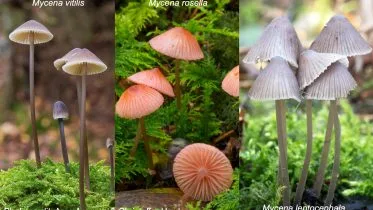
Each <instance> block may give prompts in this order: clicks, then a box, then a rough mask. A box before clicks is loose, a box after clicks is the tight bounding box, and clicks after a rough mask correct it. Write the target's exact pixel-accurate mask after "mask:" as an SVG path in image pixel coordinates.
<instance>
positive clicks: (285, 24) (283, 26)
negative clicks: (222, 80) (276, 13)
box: [243, 16, 302, 68]
mask: <svg viewBox="0 0 373 210" xmlns="http://www.w3.org/2000/svg"><path fill="white" fill-rule="evenodd" d="M301 51H302V45H301V43H300V41H299V39H298V36H297V33H296V31H295V30H294V27H293V25H292V24H291V23H290V21H289V19H288V18H287V17H286V16H282V17H277V18H275V19H273V20H272V22H271V23H270V24H269V25H268V26H266V28H265V29H264V31H263V33H262V35H261V36H260V38H259V40H258V41H257V42H256V43H255V44H254V45H253V46H252V47H250V50H249V52H248V53H247V55H246V56H245V58H244V59H243V61H244V62H245V63H257V62H259V61H269V60H271V59H272V58H273V57H276V56H279V57H282V58H283V59H285V60H286V61H288V62H289V63H290V64H291V66H293V67H295V68H297V67H298V64H297V60H298V57H299V54H300V52H301Z"/></svg>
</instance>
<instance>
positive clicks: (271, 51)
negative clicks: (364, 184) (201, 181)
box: [244, 15, 372, 206]
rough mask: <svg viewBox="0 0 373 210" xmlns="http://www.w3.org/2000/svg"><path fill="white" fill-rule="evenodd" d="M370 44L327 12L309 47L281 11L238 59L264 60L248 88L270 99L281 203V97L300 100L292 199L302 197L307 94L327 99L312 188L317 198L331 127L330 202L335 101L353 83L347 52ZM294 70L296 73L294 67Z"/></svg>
mask: <svg viewBox="0 0 373 210" xmlns="http://www.w3.org/2000/svg"><path fill="white" fill-rule="evenodd" d="M371 50H372V48H371V47H370V46H369V45H368V43H367V42H366V41H365V40H364V39H363V38H362V37H361V36H360V34H359V33H358V32H357V31H356V29H355V28H354V27H353V26H352V24H351V23H350V22H349V21H348V20H347V19H346V18H345V17H344V16H342V15H336V16H334V17H332V18H331V19H330V20H329V22H328V23H327V24H326V25H325V26H324V28H323V29H322V31H321V32H320V34H319V35H318V37H317V38H316V40H315V41H314V42H313V43H312V45H311V46H310V48H309V49H303V47H302V45H301V43H300V41H299V39H298V37H297V34H296V32H295V30H294V28H293V26H292V25H291V23H290V21H289V19H288V18H287V17H278V18H275V19H274V20H273V21H272V22H271V23H270V24H269V25H268V26H267V27H266V28H265V30H264V32H263V35H262V36H261V37H260V38H259V40H258V41H257V43H255V44H254V45H253V46H252V47H251V49H250V51H249V52H248V54H247V55H246V57H245V58H244V62H246V63H257V62H266V61H268V62H269V63H268V65H267V66H266V67H265V68H264V69H263V70H261V71H260V73H259V75H258V77H257V79H256V80H255V81H254V83H253V85H252V87H251V89H250V90H249V92H248V95H249V98H250V99H252V100H259V101H265V100H275V103H276V119H277V134H278V147H279V184H280V185H281V186H283V187H284V190H283V191H282V198H283V205H284V206H289V205H291V194H290V193H291V186H290V184H289V175H288V166H287V160H288V159H287V140H286V107H285V100H287V99H295V100H297V101H301V98H303V99H304V100H305V103H306V116H307V147H306V154H305V160H304V165H303V169H302V171H301V175H300V179H299V182H298V185H297V189H296V194H295V199H294V204H296V205H299V204H301V202H302V196H303V192H304V189H305V184H306V180H307V174H308V168H309V164H310V161H311V154H312V141H313V140H312V139H313V135H312V100H326V101H330V109H329V117H328V122H327V128H326V133H325V141H324V145H323V149H322V153H321V161H320V165H319V168H318V171H317V175H316V180H315V182H314V185H313V189H312V190H313V192H314V193H315V195H316V197H317V198H318V199H319V198H320V196H321V189H322V186H323V183H324V174H325V170H326V167H327V160H328V154H329V150H330V143H331V135H332V132H333V128H334V132H335V148H334V162H333V169H332V175H331V180H330V184H329V189H328V193H327V195H326V198H325V200H324V204H325V205H331V204H332V202H333V197H334V192H335V189H336V185H337V180H338V176H339V164H340V148H341V127H340V123H339V118H338V112H337V102H338V100H339V99H340V98H346V97H347V96H348V94H349V92H350V91H351V90H353V89H354V88H355V87H356V85H357V84H356V82H355V80H354V78H353V77H352V75H351V74H350V73H349V71H348V65H349V62H348V59H347V58H348V57H353V56H358V55H364V54H368V53H370V52H371ZM295 72H296V73H295Z"/></svg>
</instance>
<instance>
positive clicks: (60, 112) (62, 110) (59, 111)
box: [53, 101, 69, 120]
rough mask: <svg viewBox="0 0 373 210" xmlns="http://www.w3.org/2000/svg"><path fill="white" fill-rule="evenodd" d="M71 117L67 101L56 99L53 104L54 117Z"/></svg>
mask: <svg viewBox="0 0 373 210" xmlns="http://www.w3.org/2000/svg"><path fill="white" fill-rule="evenodd" d="M68 118H69V111H68V110H67V107H66V105H65V103H63V102H62V101H56V102H55V103H54V104H53V119H55V120H57V119H68Z"/></svg>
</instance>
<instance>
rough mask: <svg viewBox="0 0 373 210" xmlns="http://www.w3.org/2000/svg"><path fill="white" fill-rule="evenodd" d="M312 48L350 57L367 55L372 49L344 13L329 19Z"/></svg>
mask: <svg viewBox="0 0 373 210" xmlns="http://www.w3.org/2000/svg"><path fill="white" fill-rule="evenodd" d="M310 49H312V50H314V51H317V52H322V53H336V54H341V55H344V56H348V57H350V56H356V55H365V54H368V53H370V52H371V51H372V48H371V47H370V46H369V44H368V43H367V42H366V41H365V40H364V39H363V38H362V37H361V35H360V34H359V32H357V31H356V29H355V28H354V27H353V26H352V24H351V23H350V22H349V21H348V20H347V19H346V18H345V17H344V16H343V15H335V16H334V17H332V18H331V19H330V20H329V22H328V23H327V24H326V25H325V26H324V28H323V29H322V31H321V32H320V34H319V36H318V37H317V38H316V40H315V41H314V42H313V43H312V45H311V47H310Z"/></svg>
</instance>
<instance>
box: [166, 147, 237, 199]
mask: <svg viewBox="0 0 373 210" xmlns="http://www.w3.org/2000/svg"><path fill="white" fill-rule="evenodd" d="M173 172H174V176H175V180H176V183H177V185H178V186H179V187H180V189H181V190H182V191H183V192H184V193H185V194H186V195H188V196H190V197H192V198H193V199H196V200H202V201H209V200H212V199H213V198H214V197H215V196H216V195H217V194H219V193H221V192H222V191H224V190H226V189H228V188H229V187H230V186H231V184H232V175H233V169H232V166H231V164H230V162H229V160H228V158H227V157H226V156H225V155H224V154H223V153H222V152H221V151H219V150H218V149H217V148H215V147H213V146H210V145H207V144H201V143H196V144H191V145H188V146H186V147H185V148H184V149H182V150H181V151H180V152H179V153H178V154H177V156H176V158H175V161H174V166H173Z"/></svg>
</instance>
